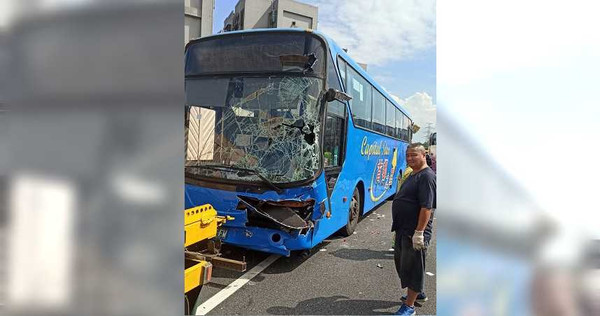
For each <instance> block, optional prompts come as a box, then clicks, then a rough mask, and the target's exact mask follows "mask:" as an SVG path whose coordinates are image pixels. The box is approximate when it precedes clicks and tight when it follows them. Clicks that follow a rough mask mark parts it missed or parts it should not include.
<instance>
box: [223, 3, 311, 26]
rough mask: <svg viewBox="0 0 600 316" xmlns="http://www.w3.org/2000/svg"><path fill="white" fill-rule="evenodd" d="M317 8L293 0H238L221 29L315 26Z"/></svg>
mask: <svg viewBox="0 0 600 316" xmlns="http://www.w3.org/2000/svg"><path fill="white" fill-rule="evenodd" d="M317 14H318V8H317V7H315V6H312V5H309V4H305V3H300V2H296V1H293V0H240V1H238V3H237V4H236V5H235V10H234V11H232V12H231V13H230V14H229V16H228V17H227V18H226V19H225V22H224V25H223V31H224V32H228V31H236V30H246V29H257V28H277V27H280V28H286V27H297V28H302V29H316V28H317Z"/></svg>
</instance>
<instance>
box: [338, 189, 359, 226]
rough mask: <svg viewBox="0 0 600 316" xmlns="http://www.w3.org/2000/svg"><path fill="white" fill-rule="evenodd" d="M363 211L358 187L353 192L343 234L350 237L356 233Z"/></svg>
mask: <svg viewBox="0 0 600 316" xmlns="http://www.w3.org/2000/svg"><path fill="white" fill-rule="evenodd" d="M361 213H362V207H361V201H360V192H358V188H354V193H353V194H352V199H351V200H350V209H349V210H348V222H347V223H346V226H344V227H343V228H342V230H341V232H342V235H344V236H346V237H348V236H350V235H352V234H353V233H354V230H355V229H356V224H358V218H359V217H360V214H361Z"/></svg>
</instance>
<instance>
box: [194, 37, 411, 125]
mask: <svg viewBox="0 0 600 316" xmlns="http://www.w3.org/2000/svg"><path fill="white" fill-rule="evenodd" d="M277 32H299V33H300V32H305V33H312V34H315V35H317V36H319V37H321V38H322V39H323V40H324V41H325V43H326V44H327V49H328V50H329V52H330V53H331V54H332V55H333V56H336V55H339V56H341V57H342V58H343V59H344V60H345V61H346V62H348V64H349V65H351V66H352V68H353V69H354V70H355V71H356V72H358V73H359V74H360V75H361V76H363V78H365V79H366V80H367V81H368V82H369V83H370V84H371V85H373V87H374V88H375V89H377V90H378V91H379V92H380V93H381V94H382V95H384V96H385V97H386V98H387V99H388V100H389V101H391V102H392V104H394V105H395V106H396V107H397V108H398V109H400V111H402V113H404V114H405V115H406V116H408V118H409V119H410V120H411V121H412V120H413V119H412V117H411V115H410V113H408V111H407V110H406V109H405V108H404V107H403V106H402V105H400V104H399V103H398V102H397V101H396V100H394V98H392V96H391V95H390V94H389V93H388V92H387V91H386V90H385V89H384V88H383V86H381V85H380V84H379V83H377V81H375V79H374V78H373V77H371V75H369V74H368V73H367V72H366V71H365V70H363V68H362V67H361V66H360V65H358V63H357V62H356V61H354V59H352V57H350V55H348V54H347V53H346V52H345V51H344V50H343V49H342V48H341V47H340V46H339V45H338V44H337V43H336V42H335V41H334V40H333V39H331V38H330V37H329V36H327V35H325V34H323V33H322V32H321V31H317V30H309V29H299V28H266V29H250V30H239V31H231V32H224V33H218V34H213V35H209V36H205V37H201V38H195V39H192V40H190V42H189V43H188V44H187V45H186V46H185V48H186V50H187V46H188V45H191V44H193V43H194V42H197V41H200V40H205V39H208V38H212V37H222V36H229V35H235V34H244V33H277ZM334 60H335V62H336V64H337V58H334Z"/></svg>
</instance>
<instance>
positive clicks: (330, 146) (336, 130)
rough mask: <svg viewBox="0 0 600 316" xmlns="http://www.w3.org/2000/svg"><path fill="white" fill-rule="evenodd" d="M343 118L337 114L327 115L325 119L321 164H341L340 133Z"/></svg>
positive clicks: (334, 165) (333, 165)
mask: <svg viewBox="0 0 600 316" xmlns="http://www.w3.org/2000/svg"><path fill="white" fill-rule="evenodd" d="M343 132H344V120H343V119H342V118H339V117H337V116H332V115H327V119H326V121H325V135H324V137H325V140H324V142H323V159H324V160H323V165H324V166H325V167H337V166H341V165H342V139H343V138H342V135H343Z"/></svg>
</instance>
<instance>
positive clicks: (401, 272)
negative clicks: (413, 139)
mask: <svg viewBox="0 0 600 316" xmlns="http://www.w3.org/2000/svg"><path fill="white" fill-rule="evenodd" d="M406 162H407V164H408V166H409V167H411V168H412V169H413V171H412V173H411V174H410V176H409V177H408V178H407V179H406V181H405V182H404V183H403V184H402V187H401V188H400V191H398V193H397V194H396V196H395V197H394V202H393V204H392V232H396V240H395V247H394V263H395V264H396V271H397V272H398V276H399V277H400V283H401V284H402V288H408V292H407V296H406V300H405V302H404V304H402V306H401V307H400V309H399V310H398V311H397V312H396V315H414V314H415V305H414V304H415V301H416V300H417V298H419V300H420V301H425V300H427V297H426V296H425V294H424V293H422V292H423V286H424V283H425V255H426V253H427V246H428V245H429V241H430V239H431V230H432V229H431V227H432V220H433V216H432V211H433V209H434V208H435V207H436V205H435V204H436V192H435V191H436V182H435V181H436V180H435V173H434V172H433V170H431V168H429V166H428V165H427V162H426V159H425V147H423V145H422V144H419V143H416V144H410V145H409V146H408V149H407V150H406ZM417 296H419V297H417Z"/></svg>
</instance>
